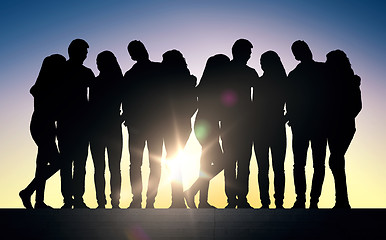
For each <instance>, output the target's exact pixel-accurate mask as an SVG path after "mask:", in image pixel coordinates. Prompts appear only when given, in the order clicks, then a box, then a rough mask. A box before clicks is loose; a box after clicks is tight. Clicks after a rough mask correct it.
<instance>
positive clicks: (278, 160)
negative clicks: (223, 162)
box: [253, 51, 287, 208]
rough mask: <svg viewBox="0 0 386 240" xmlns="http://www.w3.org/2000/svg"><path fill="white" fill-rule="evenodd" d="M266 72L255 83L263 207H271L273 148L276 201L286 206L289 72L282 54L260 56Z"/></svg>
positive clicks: (279, 206) (260, 186)
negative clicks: (285, 172)
mask: <svg viewBox="0 0 386 240" xmlns="http://www.w3.org/2000/svg"><path fill="white" fill-rule="evenodd" d="M260 64H261V69H262V70H263V71H264V73H263V76H261V78H259V80H258V81H257V82H256V84H255V85H254V88H253V89H254V91H253V95H254V97H253V101H254V114H255V120H254V122H255V136H254V143H255V145H254V148H255V154H256V158H257V165H258V182H259V190H260V200H261V204H262V208H269V205H270V203H271V201H270V199H269V178H268V170H269V149H271V155H272V166H273V172H274V176H275V177H274V187H275V195H274V197H275V205H276V208H283V199H284V186H285V175H284V160H285V153H286V147H287V145H286V144H287V139H286V132H285V122H286V120H285V117H284V104H285V101H286V93H285V91H286V88H285V85H286V83H287V74H286V72H285V69H284V67H283V64H282V62H281V60H280V57H279V55H277V53H276V52H274V51H267V52H265V53H263V54H262V55H261V58H260Z"/></svg>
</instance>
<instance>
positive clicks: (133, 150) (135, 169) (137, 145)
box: [129, 132, 145, 208]
mask: <svg viewBox="0 0 386 240" xmlns="http://www.w3.org/2000/svg"><path fill="white" fill-rule="evenodd" d="M144 148H145V138H144V136H143V134H142V133H131V134H130V132H129V154H130V184H131V191H132V193H133V201H132V202H131V204H130V207H131V208H141V202H142V172H141V166H142V156H143V150H144Z"/></svg>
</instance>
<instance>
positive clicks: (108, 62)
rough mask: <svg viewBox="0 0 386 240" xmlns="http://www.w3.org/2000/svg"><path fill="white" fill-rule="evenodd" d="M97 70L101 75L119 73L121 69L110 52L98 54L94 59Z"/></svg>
mask: <svg viewBox="0 0 386 240" xmlns="http://www.w3.org/2000/svg"><path fill="white" fill-rule="evenodd" d="M96 63H97V67H98V70H99V71H100V72H101V73H104V72H106V73H121V74H122V71H121V68H120V66H119V64H118V61H117V58H116V57H115V55H114V53H112V52H110V51H103V52H101V53H99V54H98V56H97V59H96Z"/></svg>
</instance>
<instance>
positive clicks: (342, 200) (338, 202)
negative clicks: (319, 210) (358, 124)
mask: <svg viewBox="0 0 386 240" xmlns="http://www.w3.org/2000/svg"><path fill="white" fill-rule="evenodd" d="M354 133H355V129H353V130H350V131H343V132H337V133H335V134H332V135H331V136H329V138H328V144H329V148H330V153H331V154H330V159H329V165H330V168H331V172H332V174H333V176H334V182H335V206H334V208H351V207H350V203H349V200H348V193H347V182H346V171H345V158H344V155H345V154H346V151H347V149H348V147H349V146H350V143H351V141H352V139H353V137H354Z"/></svg>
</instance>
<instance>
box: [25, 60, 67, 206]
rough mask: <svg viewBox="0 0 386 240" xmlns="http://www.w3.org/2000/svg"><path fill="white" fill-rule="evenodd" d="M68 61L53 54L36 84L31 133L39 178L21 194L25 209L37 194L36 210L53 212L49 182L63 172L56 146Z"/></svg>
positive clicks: (34, 86)
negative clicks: (47, 188) (61, 90)
mask: <svg viewBox="0 0 386 240" xmlns="http://www.w3.org/2000/svg"><path fill="white" fill-rule="evenodd" d="M65 63H66V58H65V57H63V56H62V55H59V54H53V55H51V56H48V57H46V58H45V59H44V61H43V64H42V67H41V69H40V72H39V75H38V78H37V80H36V83H35V84H34V85H33V86H32V88H31V90H30V93H31V94H32V96H33V97H34V112H33V114H32V118H31V124H30V131H31V135H32V138H33V140H34V141H35V143H36V145H37V146H38V154H37V157H36V172H35V178H34V179H33V180H32V181H31V182H30V184H28V186H27V187H26V188H25V189H24V190H22V191H20V193H19V195H20V198H21V199H22V201H23V205H24V207H25V208H27V209H31V208H33V207H32V204H31V200H30V198H31V195H32V194H33V192H34V191H36V196H35V197H36V201H35V208H51V207H50V206H48V205H46V204H45V203H44V190H45V184H46V180H47V179H48V178H50V177H51V176H52V175H53V174H54V173H56V172H57V171H58V170H59V167H60V161H61V160H60V155H59V152H58V148H57V146H56V142H55V138H56V126H55V122H56V120H57V118H58V99H57V93H58V90H59V88H58V85H59V83H60V82H62V81H63V80H64V79H63V77H62V76H63V73H64V66H65Z"/></svg>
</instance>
